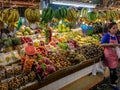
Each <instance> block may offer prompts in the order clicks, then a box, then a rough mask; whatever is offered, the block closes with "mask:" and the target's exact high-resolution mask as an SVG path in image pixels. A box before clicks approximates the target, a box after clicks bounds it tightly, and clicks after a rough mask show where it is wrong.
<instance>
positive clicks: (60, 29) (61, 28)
mask: <svg viewBox="0 0 120 90" xmlns="http://www.w3.org/2000/svg"><path fill="white" fill-rule="evenodd" d="M57 29H58V32H69V31H70V27H68V26H66V25H65V24H64V23H62V24H58V26H57Z"/></svg>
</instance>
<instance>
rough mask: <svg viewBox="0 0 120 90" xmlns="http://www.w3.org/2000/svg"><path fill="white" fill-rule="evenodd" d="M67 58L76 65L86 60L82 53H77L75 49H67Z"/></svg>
mask: <svg viewBox="0 0 120 90" xmlns="http://www.w3.org/2000/svg"><path fill="white" fill-rule="evenodd" d="M65 56H66V59H67V60H68V61H69V62H70V63H71V64H72V65H76V64H79V63H81V62H82V61H85V60H86V59H85V57H84V55H82V54H79V53H76V52H75V51H66V53H65Z"/></svg>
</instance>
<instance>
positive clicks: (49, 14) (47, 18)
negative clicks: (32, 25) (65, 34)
mask: <svg viewBox="0 0 120 90" xmlns="http://www.w3.org/2000/svg"><path fill="white" fill-rule="evenodd" d="M53 15H54V11H53V10H52V8H51V7H48V8H44V9H43V10H42V15H41V21H42V22H44V23H48V22H51V20H52V18H53Z"/></svg>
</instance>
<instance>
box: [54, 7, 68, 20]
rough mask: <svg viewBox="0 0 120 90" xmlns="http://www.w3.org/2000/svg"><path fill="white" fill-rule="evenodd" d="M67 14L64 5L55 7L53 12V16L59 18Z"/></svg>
mask: <svg viewBox="0 0 120 90" xmlns="http://www.w3.org/2000/svg"><path fill="white" fill-rule="evenodd" d="M66 16H67V8H66V7H61V8H59V9H56V10H55V12H54V18H56V19H58V20H60V19H64V18H65V17H66Z"/></svg>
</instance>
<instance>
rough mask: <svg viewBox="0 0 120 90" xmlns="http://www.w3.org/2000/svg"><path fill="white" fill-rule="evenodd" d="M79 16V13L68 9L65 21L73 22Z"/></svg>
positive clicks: (73, 9)
mask: <svg viewBox="0 0 120 90" xmlns="http://www.w3.org/2000/svg"><path fill="white" fill-rule="evenodd" d="M79 16H80V11H78V10H76V9H75V8H69V9H68V13H67V16H66V19H67V20H68V21H70V22H74V21H76V20H78V18H79Z"/></svg>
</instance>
